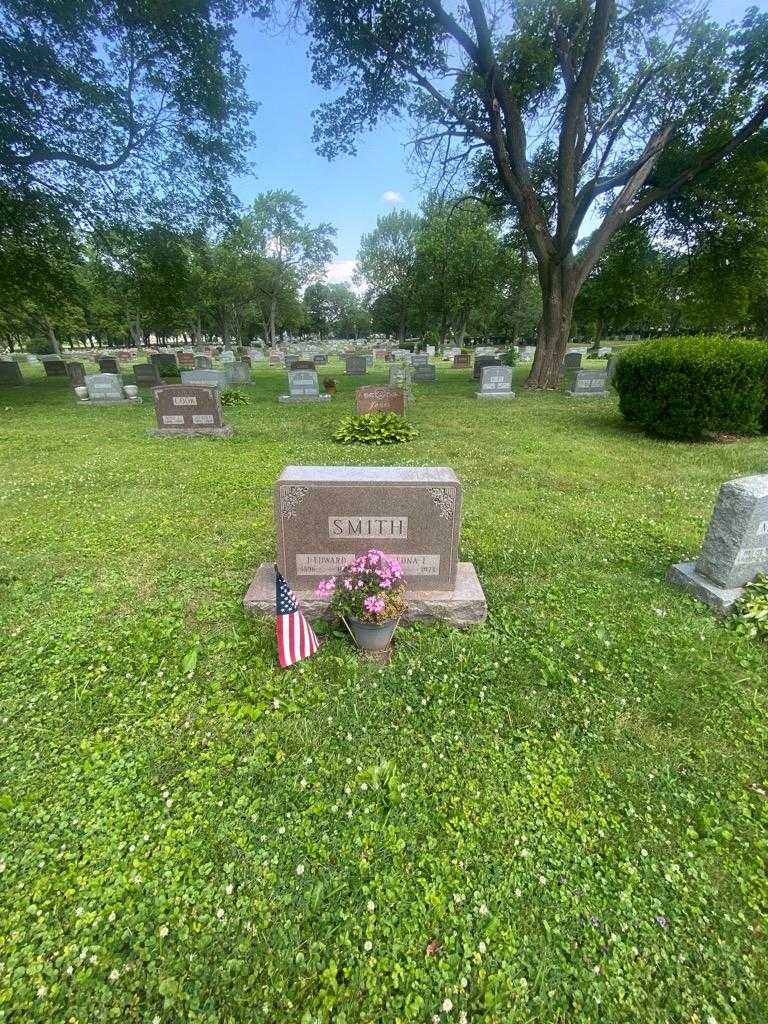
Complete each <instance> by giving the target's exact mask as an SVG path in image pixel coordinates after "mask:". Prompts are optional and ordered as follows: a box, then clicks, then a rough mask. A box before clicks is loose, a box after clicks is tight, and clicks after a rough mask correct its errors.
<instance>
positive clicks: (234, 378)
mask: <svg viewBox="0 0 768 1024" xmlns="http://www.w3.org/2000/svg"><path fill="white" fill-rule="evenodd" d="M224 373H225V375H226V378H227V384H250V382H251V368H250V366H248V365H247V364H246V363H244V362H242V360H238V361H237V362H234V363H226V364H225V366H224Z"/></svg>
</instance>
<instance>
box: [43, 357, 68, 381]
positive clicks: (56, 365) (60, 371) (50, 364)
mask: <svg viewBox="0 0 768 1024" xmlns="http://www.w3.org/2000/svg"><path fill="white" fill-rule="evenodd" d="M43 366H44V367H45V375H46V377H66V376H67V364H66V363H65V362H64V360H63V359H59V358H57V357H55V356H53V357H49V358H45V359H43Z"/></svg>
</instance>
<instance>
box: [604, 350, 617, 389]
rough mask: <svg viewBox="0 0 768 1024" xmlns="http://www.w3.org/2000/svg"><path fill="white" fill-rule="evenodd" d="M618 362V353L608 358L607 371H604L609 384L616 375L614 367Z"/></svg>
mask: <svg viewBox="0 0 768 1024" xmlns="http://www.w3.org/2000/svg"><path fill="white" fill-rule="evenodd" d="M618 362H619V355H618V353H616V354H614V355H610V356H608V369H607V370H606V371H605V372H606V374H607V381H608V383H609V384H611V383H612V381H613V375H614V374H615V373H616V367H617V365H618Z"/></svg>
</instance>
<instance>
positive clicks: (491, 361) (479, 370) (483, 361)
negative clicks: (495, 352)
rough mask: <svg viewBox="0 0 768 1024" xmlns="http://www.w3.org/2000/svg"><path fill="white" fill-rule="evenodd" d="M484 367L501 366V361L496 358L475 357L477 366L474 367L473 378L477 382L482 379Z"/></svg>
mask: <svg viewBox="0 0 768 1024" xmlns="http://www.w3.org/2000/svg"><path fill="white" fill-rule="evenodd" d="M484 366H501V360H500V359H497V358H496V356H489V355H480V356H475V365H474V366H473V367H472V377H473V378H474V379H475V380H480V379H481V377H482V375H483V367H484Z"/></svg>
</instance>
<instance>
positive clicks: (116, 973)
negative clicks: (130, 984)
mask: <svg viewBox="0 0 768 1024" xmlns="http://www.w3.org/2000/svg"><path fill="white" fill-rule="evenodd" d="M119 977H120V971H118V970H116V969H115V968H114V967H113V968H112V970H111V971H110V972H109V980H110V981H117V979H118V978H119Z"/></svg>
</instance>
